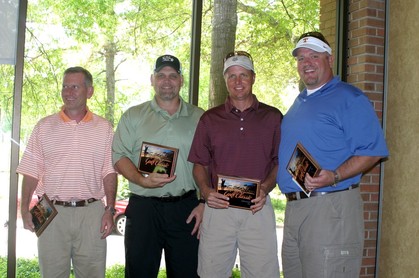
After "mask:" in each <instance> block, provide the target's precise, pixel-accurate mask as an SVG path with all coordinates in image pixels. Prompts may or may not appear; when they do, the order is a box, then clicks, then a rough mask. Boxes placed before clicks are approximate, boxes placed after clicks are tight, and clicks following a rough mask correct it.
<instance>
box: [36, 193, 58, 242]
mask: <svg viewBox="0 0 419 278" xmlns="http://www.w3.org/2000/svg"><path fill="white" fill-rule="evenodd" d="M30 213H31V214H32V222H33V224H34V225H35V234H36V236H37V237H39V236H40V235H41V234H42V232H43V231H44V230H45V229H46V228H47V227H48V225H49V223H51V221H52V219H54V217H55V216H56V215H57V214H58V212H57V209H56V208H55V207H54V204H53V203H52V202H51V201H50V199H49V198H48V196H47V195H46V194H44V195H42V197H41V199H39V201H38V202H37V203H36V204H35V205H34V206H33V207H32V208H31V210H30Z"/></svg>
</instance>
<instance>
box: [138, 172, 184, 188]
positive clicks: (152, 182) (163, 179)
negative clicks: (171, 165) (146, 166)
mask: <svg viewBox="0 0 419 278" xmlns="http://www.w3.org/2000/svg"><path fill="white" fill-rule="evenodd" d="M175 179H176V175H173V176H171V177H169V175H168V174H159V173H151V174H149V175H148V176H147V177H143V178H142V179H141V183H140V185H141V186H142V187H144V188H159V187H163V186H165V185H166V184H168V183H171V182H172V181H174V180H175Z"/></svg>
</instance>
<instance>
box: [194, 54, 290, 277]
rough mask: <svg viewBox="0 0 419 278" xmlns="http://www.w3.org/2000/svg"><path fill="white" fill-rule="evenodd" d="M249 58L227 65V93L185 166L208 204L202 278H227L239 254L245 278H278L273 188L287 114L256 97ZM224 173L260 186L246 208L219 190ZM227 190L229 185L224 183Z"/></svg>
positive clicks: (208, 115) (205, 119) (208, 116)
mask: <svg viewBox="0 0 419 278" xmlns="http://www.w3.org/2000/svg"><path fill="white" fill-rule="evenodd" d="M255 77H256V74H255V71H254V66H253V61H252V57H251V56H250V55H249V54H248V53H247V52H244V51H235V52H232V53H229V54H228V55H227V56H226V58H225V59H224V79H225V82H226V86H227V90H228V92H229V95H228V97H227V99H226V101H225V103H224V104H222V105H220V106H217V107H215V108H212V109H210V110H208V111H207V112H205V113H204V114H203V115H202V117H201V119H200V121H199V123H198V126H197V129H196V132H195V136H194V140H193V143H192V147H191V151H190V153H189V157H188V160H189V161H190V162H193V163H194V170H193V174H194V178H195V181H196V183H197V184H198V186H199V188H200V191H201V195H202V197H203V198H204V199H205V201H206V207H205V211H204V218H203V222H202V224H201V230H200V231H201V235H200V243H199V253H198V274H199V276H200V277H201V278H207V277H230V276H231V270H232V268H233V267H234V262H235V258H236V255H237V249H238V250H239V254H240V264H241V273H242V275H243V277H244V276H245V277H258V278H263V277H267V278H272V277H279V263H278V256H277V240H276V228H275V226H276V224H275V216H274V212H273V208H272V205H271V201H270V198H269V192H270V191H271V190H272V189H273V188H274V187H275V185H276V183H275V178H276V172H277V169H278V145H279V141H280V124H281V120H282V113H281V112H280V111H279V110H278V109H276V108H274V107H271V106H268V105H266V104H264V103H261V102H259V101H258V100H257V98H256V96H255V95H254V94H253V93H252V86H253V84H254V82H255ZM219 175H223V176H233V177H239V178H238V179H237V180H238V182H243V184H245V182H244V181H245V180H256V183H258V182H260V187H259V188H260V191H259V192H260V193H259V196H258V197H256V198H253V199H252V200H251V204H250V207H249V209H245V208H246V206H243V207H241V206H239V207H237V206H234V207H232V206H231V204H232V203H230V202H229V201H233V200H232V199H233V198H231V200H230V198H228V197H227V196H226V195H224V194H221V193H220V192H217V191H216V188H217V185H218V184H219ZM220 184H223V185H224V187H226V186H228V184H227V182H225V184H224V183H223V182H222V181H221V178H220Z"/></svg>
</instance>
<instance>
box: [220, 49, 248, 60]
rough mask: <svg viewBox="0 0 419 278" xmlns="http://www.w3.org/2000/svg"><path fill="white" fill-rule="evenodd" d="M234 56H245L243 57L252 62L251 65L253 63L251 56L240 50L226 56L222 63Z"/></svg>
mask: <svg viewBox="0 0 419 278" xmlns="http://www.w3.org/2000/svg"><path fill="white" fill-rule="evenodd" d="M234 56H245V57H247V58H249V59H250V61H252V63H253V58H252V56H251V55H250V54H249V53H247V52H246V51H240V50H238V51H232V52H230V53H228V54H227V55H226V57H225V58H224V63H225V61H227V59H228V58H231V57H234Z"/></svg>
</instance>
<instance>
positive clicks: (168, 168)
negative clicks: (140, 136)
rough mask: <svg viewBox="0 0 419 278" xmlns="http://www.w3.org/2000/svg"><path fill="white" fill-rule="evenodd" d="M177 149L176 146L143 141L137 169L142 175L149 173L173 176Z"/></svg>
mask: <svg viewBox="0 0 419 278" xmlns="http://www.w3.org/2000/svg"><path fill="white" fill-rule="evenodd" d="M178 153H179V150H178V149H176V148H172V147H168V146H163V145H158V144H153V143H149V142H143V144H142V146H141V151H140V159H139V162H138V171H140V172H141V173H142V174H143V175H144V176H148V175H149V174H151V173H160V174H168V175H169V176H173V175H174V173H175V168H176V161H177V156H178Z"/></svg>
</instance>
